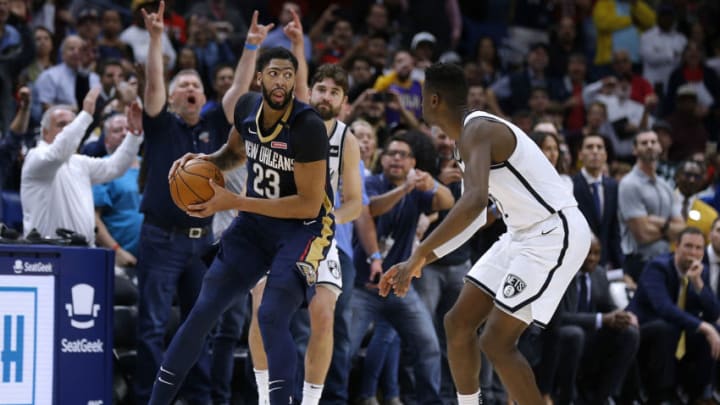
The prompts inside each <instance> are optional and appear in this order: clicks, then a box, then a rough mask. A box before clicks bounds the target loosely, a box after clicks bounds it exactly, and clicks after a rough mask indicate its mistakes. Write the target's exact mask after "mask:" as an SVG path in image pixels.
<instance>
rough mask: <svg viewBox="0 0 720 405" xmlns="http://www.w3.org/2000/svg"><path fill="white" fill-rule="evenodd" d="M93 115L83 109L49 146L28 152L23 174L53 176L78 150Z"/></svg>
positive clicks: (33, 176)
mask: <svg viewBox="0 0 720 405" xmlns="http://www.w3.org/2000/svg"><path fill="white" fill-rule="evenodd" d="M92 120H93V118H92V116H91V115H90V114H88V113H87V112H85V111H81V112H80V114H78V116H77V117H75V119H74V120H72V122H71V123H69V124H68V125H66V126H65V128H63V129H62V131H60V133H59V134H57V136H56V137H55V140H54V141H53V143H52V144H50V145H48V147H47V148H43V149H38V148H36V149H34V150H32V151H31V153H28V156H27V158H26V159H25V163H24V165H23V175H24V176H29V177H31V178H52V177H53V176H55V172H56V170H57V169H58V168H59V167H60V166H62V164H63V163H65V162H67V160H68V159H70V156H72V155H73V153H75V150H77V148H78V145H79V144H80V141H81V140H82V137H83V135H84V134H85V130H86V129H87V127H88V126H89V125H90V123H92Z"/></svg>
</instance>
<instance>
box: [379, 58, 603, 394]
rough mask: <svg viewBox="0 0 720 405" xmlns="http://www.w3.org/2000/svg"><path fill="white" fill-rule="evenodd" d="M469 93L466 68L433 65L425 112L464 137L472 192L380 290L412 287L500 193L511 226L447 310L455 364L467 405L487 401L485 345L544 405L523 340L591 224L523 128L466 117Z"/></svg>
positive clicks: (512, 384) (547, 307)
mask: <svg viewBox="0 0 720 405" xmlns="http://www.w3.org/2000/svg"><path fill="white" fill-rule="evenodd" d="M466 94H467V84H466V81H465V76H464V74H463V71H462V69H461V68H460V67H457V66H455V65H450V64H434V65H432V66H431V67H429V68H428V69H427V70H426V72H425V83H424V85H423V116H424V118H425V120H426V121H427V122H428V123H429V124H431V125H437V126H439V127H440V128H442V129H443V131H444V132H445V133H446V134H447V135H448V136H450V137H451V138H453V139H455V141H456V143H457V144H458V145H459V151H460V156H461V158H462V162H463V163H464V165H463V164H461V167H463V166H464V168H463V170H464V174H463V186H464V191H463V195H462V197H461V198H460V199H459V200H458V202H457V203H456V204H455V206H454V207H453V208H452V209H451V210H450V213H449V214H448V216H447V217H446V218H445V220H444V221H443V222H442V223H441V224H440V225H439V226H438V227H437V228H436V229H435V231H434V232H432V233H431V234H430V235H429V236H428V237H427V238H426V239H425V240H424V241H423V242H422V243H421V244H420V246H418V248H417V249H416V250H415V252H414V253H413V254H412V256H411V257H410V259H408V261H406V262H403V263H400V264H398V265H396V266H394V267H392V268H391V269H390V270H388V271H387V273H386V274H384V275H383V278H382V280H381V283H380V287H381V290H380V293H381V294H382V295H387V294H388V293H389V292H390V289H391V288H393V289H394V290H395V293H396V294H398V295H400V296H403V295H404V294H405V293H407V291H408V288H409V285H410V282H411V280H412V278H413V277H420V276H421V275H422V274H421V269H422V267H423V266H424V265H425V264H427V263H430V262H432V261H433V260H435V259H437V258H438V257H442V256H443V255H445V254H447V253H449V252H451V251H452V250H454V249H455V248H457V247H459V246H460V245H461V244H462V243H463V242H465V241H466V240H467V239H468V238H469V237H470V236H471V235H473V234H474V233H475V231H476V230H477V229H479V228H480V227H481V226H482V225H483V224H484V223H485V221H486V219H487V214H486V212H487V210H486V206H487V203H488V200H492V201H493V202H494V204H495V207H496V208H497V211H496V212H497V213H498V216H500V217H501V218H502V219H503V221H505V224H506V225H507V228H508V231H507V233H506V234H504V235H502V236H501V238H500V240H498V241H497V242H496V243H495V244H494V245H493V246H492V247H491V248H490V250H488V251H487V253H485V255H483V257H481V258H480V260H478V262H477V263H475V265H474V266H473V267H472V269H471V270H470V272H469V273H468V274H467V276H466V281H467V282H466V283H465V285H464V286H463V289H462V292H461V293H460V296H459V297H458V300H457V301H456V303H455V305H454V306H453V308H452V309H451V310H450V311H449V312H448V314H447V315H446V316H445V330H446V333H447V345H448V348H447V349H448V360H449V363H450V369H451V371H452V376H453V380H454V382H455V386H456V388H457V391H458V402H459V404H460V405H464V404H478V403H479V401H480V387H479V378H478V376H479V372H480V351H482V352H484V353H485V354H486V355H487V356H488V358H489V359H490V361H491V362H492V364H493V366H494V367H495V371H496V372H497V373H498V375H499V376H500V379H501V380H502V382H503V384H504V385H505V388H506V389H507V390H508V392H509V396H510V397H512V398H514V399H515V400H517V401H518V403H520V404H523V405H536V404H537V405H539V404H543V403H544V402H543V399H542V397H541V395H540V392H539V390H538V388H537V385H536V384H535V378H534V376H533V372H532V370H531V369H530V366H529V365H528V363H527V361H526V360H525V358H524V357H523V356H522V354H521V353H520V352H519V351H518V350H517V347H516V342H517V340H518V338H519V337H520V335H521V334H522V332H523V331H524V330H525V329H526V328H527V327H528V325H529V324H530V323H531V322H535V323H537V324H539V325H540V326H544V325H546V324H547V323H548V322H549V321H550V318H551V317H552V315H553V313H554V312H555V309H556V308H557V306H558V304H559V302H560V300H561V298H562V296H563V294H564V292H565V290H566V288H567V286H568V284H569V283H570V281H571V280H572V278H573V277H574V275H575V274H576V273H577V271H578V269H579V268H580V266H581V264H582V263H583V260H584V259H585V256H586V255H587V252H588V250H589V248H590V229H589V227H588V225H587V222H586V221H585V218H584V217H583V215H582V213H581V212H580V210H579V209H578V208H577V202H576V201H575V198H574V197H573V194H572V190H569V189H568V188H567V187H566V186H565V185H564V183H563V180H562V179H561V178H560V176H559V175H558V173H557V171H556V170H555V169H554V168H553V167H552V165H551V164H550V163H549V162H548V160H547V158H546V157H545V156H544V155H543V154H542V152H541V151H540V149H539V148H538V147H537V146H536V145H535V144H534V143H533V141H532V140H530V138H529V137H528V136H527V135H526V134H525V133H524V132H523V131H522V130H521V129H519V128H518V127H516V126H515V125H513V124H512V123H510V122H508V121H505V120H503V119H501V118H498V117H496V116H494V115H491V114H487V113H485V112H480V111H476V112H473V113H471V114H469V115H468V116H467V117H465V119H464V120H463V115H464V104H465V96H466ZM483 323H485V327H484V329H483V332H482V334H481V335H480V337H479V342H478V337H477V330H478V328H479V327H480V326H481V325H482V324H483ZM478 343H479V344H478Z"/></svg>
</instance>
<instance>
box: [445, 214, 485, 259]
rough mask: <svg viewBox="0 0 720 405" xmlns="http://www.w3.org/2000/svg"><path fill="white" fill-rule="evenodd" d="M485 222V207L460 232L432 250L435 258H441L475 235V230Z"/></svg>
mask: <svg viewBox="0 0 720 405" xmlns="http://www.w3.org/2000/svg"><path fill="white" fill-rule="evenodd" d="M486 222H487V208H485V209H483V210H482V212H481V213H480V215H478V217H477V218H476V219H475V220H474V221H472V222H471V223H470V225H468V226H467V228H465V229H464V230H463V231H462V232H460V233H459V234H457V235H455V237H453V238H452V239H450V240H448V241H447V242H445V243H444V244H442V245H440V246H438V247H436V248H435V250H433V254H435V256H437V258H438V259H439V258H441V257H443V256H445V255H447V254H448V253H451V252H452V251H454V250H455V249H457V248H459V247H460V246H462V245H463V244H464V243H465V242H467V240H468V239H470V237H472V236H473V235H475V232H477V231H478V229H480V228H481V227H482V226H483V225H485V223H486Z"/></svg>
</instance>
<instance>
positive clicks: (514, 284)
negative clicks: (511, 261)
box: [503, 274, 527, 298]
mask: <svg viewBox="0 0 720 405" xmlns="http://www.w3.org/2000/svg"><path fill="white" fill-rule="evenodd" d="M525 287H527V284H526V283H525V282H524V281H523V280H522V279H521V278H520V277H518V276H516V275H514V274H508V275H507V277H505V284H504V285H503V296H504V297H505V298H512V297H514V296H516V295H518V294H520V293H521V292H522V291H523V290H524V289H525Z"/></svg>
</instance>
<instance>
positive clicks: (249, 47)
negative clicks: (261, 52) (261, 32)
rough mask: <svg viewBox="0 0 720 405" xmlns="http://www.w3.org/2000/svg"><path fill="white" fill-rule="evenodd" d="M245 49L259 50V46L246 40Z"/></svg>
mask: <svg viewBox="0 0 720 405" xmlns="http://www.w3.org/2000/svg"><path fill="white" fill-rule="evenodd" d="M245 49H247V50H248V51H257V49H258V46H257V45H253V44H250V43H247V42H245Z"/></svg>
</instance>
